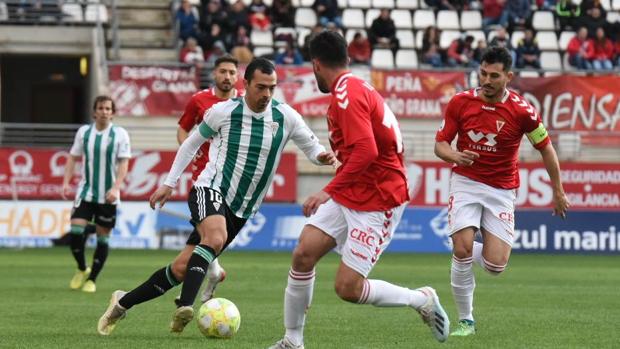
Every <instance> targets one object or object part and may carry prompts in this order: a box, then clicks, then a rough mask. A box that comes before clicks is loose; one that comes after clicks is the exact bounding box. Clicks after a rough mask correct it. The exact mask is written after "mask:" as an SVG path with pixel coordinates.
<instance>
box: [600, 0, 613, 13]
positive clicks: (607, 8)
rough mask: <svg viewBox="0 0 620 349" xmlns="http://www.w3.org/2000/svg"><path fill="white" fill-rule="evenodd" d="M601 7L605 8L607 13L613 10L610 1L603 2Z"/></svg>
mask: <svg viewBox="0 0 620 349" xmlns="http://www.w3.org/2000/svg"><path fill="white" fill-rule="evenodd" d="M601 6H603V8H604V9H605V10H606V11H609V10H611V1H609V0H601Z"/></svg>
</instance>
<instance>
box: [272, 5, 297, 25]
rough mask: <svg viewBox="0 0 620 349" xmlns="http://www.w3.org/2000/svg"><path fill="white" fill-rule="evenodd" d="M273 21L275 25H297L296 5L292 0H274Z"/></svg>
mask: <svg viewBox="0 0 620 349" xmlns="http://www.w3.org/2000/svg"><path fill="white" fill-rule="evenodd" d="M271 22H272V23H273V25H274V26H275V27H295V7H294V6H293V3H292V0H273V4H272V5H271Z"/></svg>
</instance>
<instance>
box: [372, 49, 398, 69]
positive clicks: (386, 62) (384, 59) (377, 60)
mask: <svg viewBox="0 0 620 349" xmlns="http://www.w3.org/2000/svg"><path fill="white" fill-rule="evenodd" d="M370 64H371V65H372V67H373V68H378V69H393V68H394V55H393V54H392V51H391V50H386V49H376V50H374V51H372V57H371V59H370Z"/></svg>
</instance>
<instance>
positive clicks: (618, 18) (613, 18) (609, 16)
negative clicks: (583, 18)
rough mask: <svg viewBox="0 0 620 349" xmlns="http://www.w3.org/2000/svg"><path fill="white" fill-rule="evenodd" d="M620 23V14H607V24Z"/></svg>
mask: <svg viewBox="0 0 620 349" xmlns="http://www.w3.org/2000/svg"><path fill="white" fill-rule="evenodd" d="M617 21H620V12H615V11H609V12H607V22H609V23H615V22H617Z"/></svg>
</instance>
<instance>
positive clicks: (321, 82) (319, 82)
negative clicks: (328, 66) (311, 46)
mask: <svg viewBox="0 0 620 349" xmlns="http://www.w3.org/2000/svg"><path fill="white" fill-rule="evenodd" d="M314 78H315V79H316V84H317V85H318V86H319V91H321V92H323V93H331V90H330V88H329V86H327V82H326V81H325V79H323V78H322V77H321V76H320V75H319V74H317V72H316V70H315V71H314Z"/></svg>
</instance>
